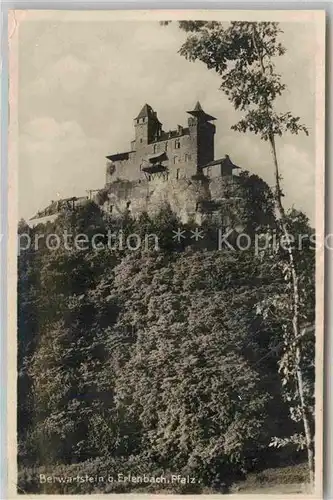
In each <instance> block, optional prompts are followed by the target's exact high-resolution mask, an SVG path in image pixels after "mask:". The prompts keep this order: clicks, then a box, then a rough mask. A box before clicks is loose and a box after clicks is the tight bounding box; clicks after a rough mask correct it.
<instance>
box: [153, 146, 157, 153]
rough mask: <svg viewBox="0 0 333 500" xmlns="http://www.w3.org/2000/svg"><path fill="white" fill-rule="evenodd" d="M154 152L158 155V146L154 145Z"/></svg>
mask: <svg viewBox="0 0 333 500" xmlns="http://www.w3.org/2000/svg"><path fill="white" fill-rule="evenodd" d="M153 152H154V153H157V144H154V146H153Z"/></svg>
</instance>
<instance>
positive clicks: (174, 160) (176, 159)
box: [173, 156, 178, 165]
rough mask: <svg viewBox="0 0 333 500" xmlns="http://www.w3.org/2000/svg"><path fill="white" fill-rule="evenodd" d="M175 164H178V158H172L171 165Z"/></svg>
mask: <svg viewBox="0 0 333 500" xmlns="http://www.w3.org/2000/svg"><path fill="white" fill-rule="evenodd" d="M177 162H178V156H174V157H173V163H174V165H176V163H177Z"/></svg>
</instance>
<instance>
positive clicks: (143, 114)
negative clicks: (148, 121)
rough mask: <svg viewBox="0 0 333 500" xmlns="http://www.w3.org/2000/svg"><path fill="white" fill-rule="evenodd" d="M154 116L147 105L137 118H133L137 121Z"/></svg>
mask: <svg viewBox="0 0 333 500" xmlns="http://www.w3.org/2000/svg"><path fill="white" fill-rule="evenodd" d="M152 114H154V110H153V108H152V107H151V106H149V104H147V103H146V104H145V105H144V106H143V108H142V109H141V111H140V113H139V114H138V116H137V117H136V118H135V120H138V119H139V118H147V117H148V116H150V115H152Z"/></svg>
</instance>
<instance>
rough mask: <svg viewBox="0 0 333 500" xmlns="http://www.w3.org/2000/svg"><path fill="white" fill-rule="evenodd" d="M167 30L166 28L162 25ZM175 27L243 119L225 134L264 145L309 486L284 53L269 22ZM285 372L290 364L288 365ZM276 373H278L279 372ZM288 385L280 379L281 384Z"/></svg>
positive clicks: (297, 126)
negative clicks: (284, 164)
mask: <svg viewBox="0 0 333 500" xmlns="http://www.w3.org/2000/svg"><path fill="white" fill-rule="evenodd" d="M162 24H167V23H162ZM179 27H180V28H181V29H182V30H184V31H185V32H187V33H188V36H187V38H186V40H185V42H184V43H183V45H182V46H181V48H180V50H179V53H180V54H181V55H182V56H184V57H185V58H186V59H188V60H190V61H196V60H199V61H201V62H203V63H205V64H206V66H207V68H208V69H212V70H215V71H216V72H217V73H218V74H219V75H220V77H221V86H220V89H221V90H222V91H223V92H224V93H225V94H226V96H227V97H228V99H229V100H230V101H231V103H232V104H233V106H234V108H235V110H238V111H240V112H242V113H243V117H242V118H241V120H240V121H238V122H237V123H236V124H234V125H233V126H232V127H231V128H232V129H233V130H235V131H238V132H243V133H245V132H253V133H255V134H258V135H259V136H260V138H261V139H262V140H263V141H265V142H266V143H268V144H269V146H270V150H271V155H272V163H273V168H274V176H275V208H276V215H277V219H278V224H279V227H280V230H281V233H282V234H283V235H284V237H285V240H286V250H287V254H288V266H287V268H286V279H287V280H288V281H289V283H290V295H289V297H290V304H291V309H292V317H291V325H290V329H289V331H288V332H286V339H285V350H286V351H288V352H290V353H292V359H293V370H292V372H293V373H292V374H293V378H294V380H295V381H296V387H297V396H298V402H299V409H300V413H301V416H302V421H303V426H304V435H305V443H306V448H307V453H308V465H309V475H310V481H311V482H313V480H314V436H313V430H312V429H313V425H312V422H311V411H310V410H309V408H308V406H307V404H306V398H305V396H304V392H305V383H304V377H303V371H302V365H303V351H302V337H303V334H302V332H303V327H302V324H301V317H300V301H301V297H300V283H299V276H298V272H297V265H296V264H295V257H296V255H295V251H294V250H293V246H292V243H291V241H290V234H289V232H288V224H287V217H286V211H285V208H284V206H283V202H282V197H283V192H282V189H281V174H280V165H279V160H278V154H277V147H276V138H277V137H279V136H282V135H283V134H284V133H286V132H290V133H292V134H298V133H300V132H304V133H305V134H307V135H308V131H307V128H306V127H305V126H304V125H303V124H301V122H300V118H299V117H296V116H293V115H292V113H291V112H290V111H287V112H284V113H280V112H278V111H277V109H276V99H277V98H278V97H279V96H281V95H282V93H283V91H284V90H285V89H286V85H285V84H284V83H282V81H281V75H279V74H278V73H277V72H276V69H275V64H274V61H275V58H276V57H278V56H282V55H283V54H284V53H285V50H286V49H285V48H284V47H283V46H282V45H281V43H280V42H279V41H278V38H279V35H280V33H281V32H282V30H281V29H280V27H279V25H278V23H273V22H257V23H256V22H231V23H229V24H226V23H219V22H215V21H210V22H206V21H181V22H179ZM288 370H290V364H289V365H288ZM282 373H285V372H283V369H282ZM289 380H290V376H289V372H288V377H287V376H285V383H288V381H289Z"/></svg>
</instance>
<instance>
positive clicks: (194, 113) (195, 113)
mask: <svg viewBox="0 0 333 500" xmlns="http://www.w3.org/2000/svg"><path fill="white" fill-rule="evenodd" d="M187 113H189V114H190V115H192V116H195V117H197V118H203V119H204V120H205V121H207V122H210V121H212V120H216V118H215V117H214V116H212V115H208V114H207V113H205V112H204V110H203V109H202V106H201V104H200V102H199V101H197V103H196V105H195V106H194V109H193V110H192V111H187Z"/></svg>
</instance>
